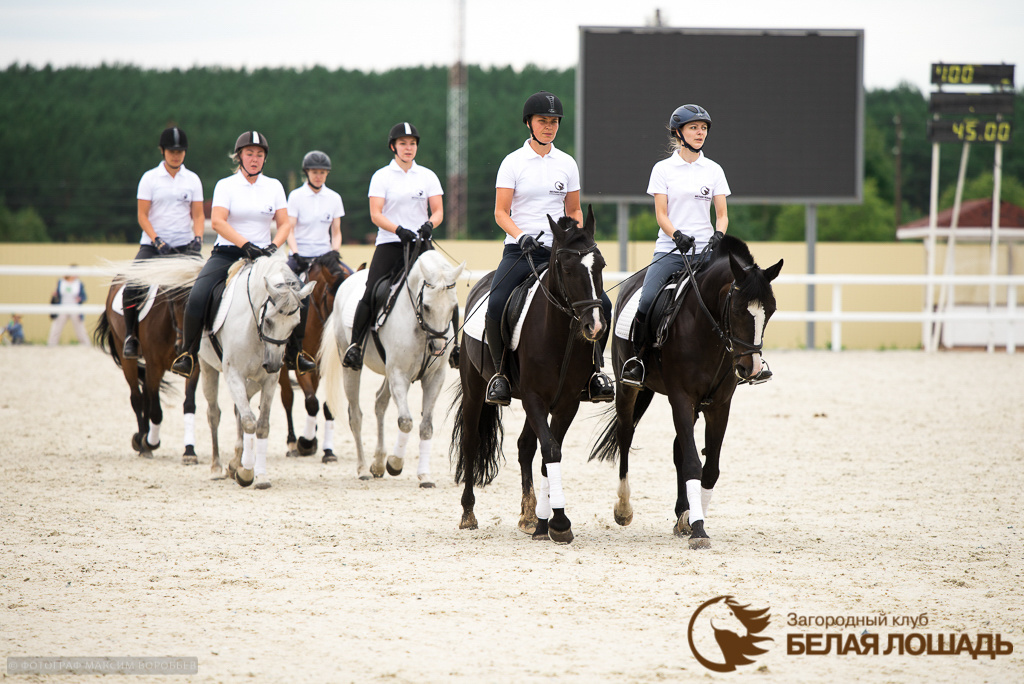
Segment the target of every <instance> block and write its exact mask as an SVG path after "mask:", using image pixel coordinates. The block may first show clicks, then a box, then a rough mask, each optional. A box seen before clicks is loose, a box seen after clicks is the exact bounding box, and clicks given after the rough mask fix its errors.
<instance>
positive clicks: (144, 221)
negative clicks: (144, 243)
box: [139, 199, 157, 240]
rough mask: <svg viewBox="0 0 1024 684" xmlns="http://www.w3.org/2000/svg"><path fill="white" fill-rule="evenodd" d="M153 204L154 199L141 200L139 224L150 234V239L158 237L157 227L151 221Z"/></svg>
mask: <svg viewBox="0 0 1024 684" xmlns="http://www.w3.org/2000/svg"><path fill="white" fill-rule="evenodd" d="M152 205H153V201H152V200H143V199H140V200H139V226H140V227H141V228H142V230H143V231H144V232H145V233H146V235H148V236H149V239H150V240H154V239H156V237H157V235H156V228H154V227H153V224H152V223H150V221H149V208H150V207H151V206H152Z"/></svg>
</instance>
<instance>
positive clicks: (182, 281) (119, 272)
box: [104, 256, 206, 289]
mask: <svg viewBox="0 0 1024 684" xmlns="http://www.w3.org/2000/svg"><path fill="white" fill-rule="evenodd" d="M205 264H206V260H205V259H203V258H202V257H198V256H173V257H164V258H161V259H140V260H138V261H108V262H107V263H106V264H105V265H104V271H106V272H108V274H109V275H110V277H111V279H112V280H115V279H116V280H120V281H127V282H131V283H133V284H136V285H142V286H146V287H149V286H152V285H157V286H159V287H163V288H168V289H173V288H177V287H185V288H188V287H191V286H192V284H193V283H194V282H195V280H196V278H198V277H199V272H200V271H202V270H203V266H204V265H205Z"/></svg>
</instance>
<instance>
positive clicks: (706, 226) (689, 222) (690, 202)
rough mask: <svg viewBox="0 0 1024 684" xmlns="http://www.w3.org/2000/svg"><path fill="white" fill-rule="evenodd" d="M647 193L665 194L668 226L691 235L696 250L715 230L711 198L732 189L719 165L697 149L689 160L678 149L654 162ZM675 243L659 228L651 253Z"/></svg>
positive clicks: (699, 248) (729, 191)
mask: <svg viewBox="0 0 1024 684" xmlns="http://www.w3.org/2000/svg"><path fill="white" fill-rule="evenodd" d="M647 194H648V195H651V196H654V195H666V196H667V197H668V219H669V220H670V221H671V222H672V226H673V227H675V229H676V230H681V231H682V232H683V233H684V234H686V235H690V236H692V237H693V239H694V243H695V249H696V250H697V252H700V251H701V250H702V249H704V247H705V246H706V245H707V244H708V240H710V239H711V236H712V235H713V234H714V232H715V229H714V228H713V227H712V225H711V208H712V206H714V204H713V199H714V198H715V197H716V196H718V195H725V196H726V197H728V196H729V195H731V194H732V191H731V190H729V183H728V182H727V181H726V180H725V171H723V170H722V167H721V166H719V165H718V164H717V163H715V162H713V161H711V160H710V159H708V158H707V157H705V156H704V153H703V152H700V153H699V154H698V156H697V160H696V161H694V162H693V163H692V164H691V163H689V162H687V161H685V160H683V158H682V157H680V156H679V154H678V153H673V154H672V156H671V157H669V158H668V159H662V160H661V161H660V162H658V163H657V164H655V165H654V168H653V169H651V182H650V183H649V184H648V186H647ZM675 246H676V245H675V243H674V242H672V238H671V237H669V236H668V235H666V234H665V231H663V230H660V229H659V230H658V241H657V243H656V244H655V245H654V252H655V254H657V253H658V252H671V251H672V250H673V249H675Z"/></svg>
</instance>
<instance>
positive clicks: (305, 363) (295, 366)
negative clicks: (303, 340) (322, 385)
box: [288, 351, 316, 376]
mask: <svg viewBox="0 0 1024 684" xmlns="http://www.w3.org/2000/svg"><path fill="white" fill-rule="evenodd" d="M288 361H289V363H288V368H289V370H293V371H295V374H296V375H300V376H301V375H305V374H306V373H311V372H313V371H315V370H316V361H314V360H313V357H312V356H310V355H309V354H307V353H306V352H305V351H299V352H297V353H296V354H295V356H293V357H291V358H290V359H288Z"/></svg>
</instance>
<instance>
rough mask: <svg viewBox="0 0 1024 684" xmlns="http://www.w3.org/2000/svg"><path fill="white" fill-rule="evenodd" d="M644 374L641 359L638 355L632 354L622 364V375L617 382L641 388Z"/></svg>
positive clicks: (644, 370) (644, 369)
mask: <svg viewBox="0 0 1024 684" xmlns="http://www.w3.org/2000/svg"><path fill="white" fill-rule="evenodd" d="M646 374H647V373H646V368H645V367H644V362H643V359H641V358H640V357H638V356H632V357H630V358H628V359H626V362H625V363H623V364H622V377H621V378H620V379H619V382H621V383H622V384H623V385H626V386H627V387H635V388H637V389H643V388H644V376H645V375H646Z"/></svg>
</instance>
